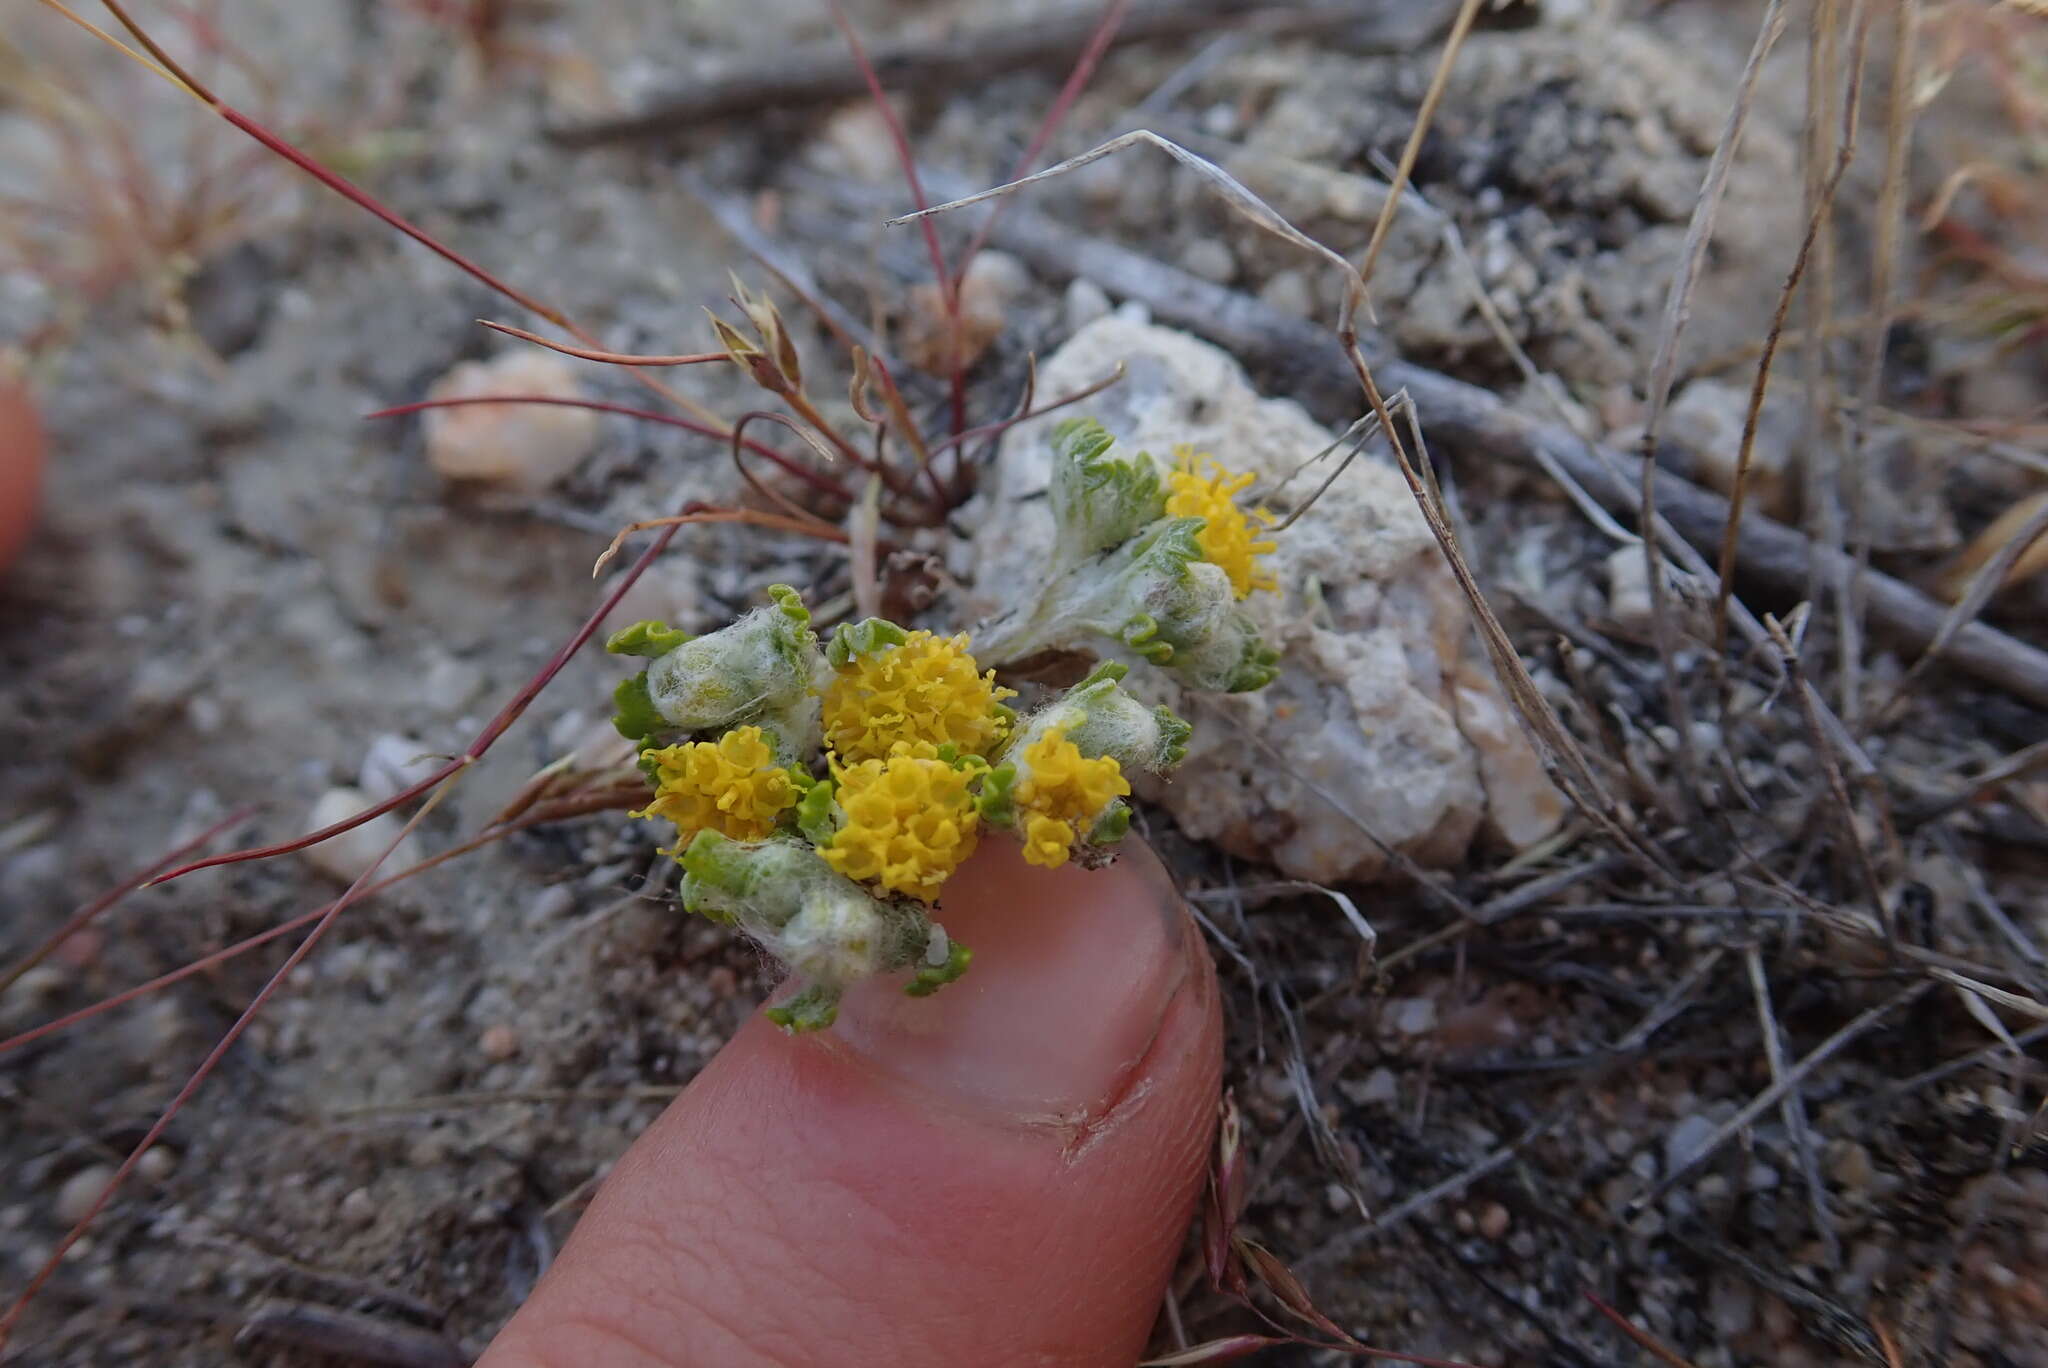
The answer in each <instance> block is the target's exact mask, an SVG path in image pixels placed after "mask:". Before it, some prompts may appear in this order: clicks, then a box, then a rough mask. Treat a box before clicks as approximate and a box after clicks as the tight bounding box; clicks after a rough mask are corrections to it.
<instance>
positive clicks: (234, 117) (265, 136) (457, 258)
mask: <svg viewBox="0 0 2048 1368" xmlns="http://www.w3.org/2000/svg"><path fill="white" fill-rule="evenodd" d="M213 108H214V110H215V112H217V113H218V114H219V115H220V116H221V117H222V118H223V119H226V120H227V121H228V122H229V123H231V124H233V125H234V126H235V127H236V128H239V129H241V130H242V132H244V133H246V134H248V135H249V136H250V137H252V138H254V139H255V140H256V141H257V142H259V143H262V144H263V145H264V146H265V147H267V148H269V149H270V150H271V151H272V152H275V153H276V154H277V155H278V156H280V157H283V158H284V159H285V160H286V161H288V162H290V163H291V164H292V165H293V166H296V167H298V168H299V170H301V171H303V172H305V173H306V174H307V175H309V176H311V177H312V178H313V179H314V180H317V181H319V182H320V183H321V184H322V185H324V186H326V187H327V188H328V189H329V190H332V191H334V193H335V194H337V195H340V196H341V197H342V198H343V199H346V200H348V201H349V202H350V203H351V204H353V205H355V206H356V207H357V208H358V209H361V210H363V211H364V212H366V213H368V214H370V215H372V216H374V217H375V218H377V219H378V220H380V221H382V222H383V223H385V224H387V225H388V226H390V227H392V228H396V229H397V230H398V231H399V232H401V233H403V234H405V235H406V236H407V237H409V238H411V239H412V240H413V241H414V242H417V243H418V244H420V246H422V247H424V248H426V249H427V250H428V251H430V252H432V253H433V254H434V255H436V256H438V257H440V258H441V259H442V260H444V261H446V262H448V264H450V265H451V266H454V267H455V268H456V269H457V270H460V271H463V272H466V273H467V274H469V275H471V276H473V277H475V278H476V279H477V280H480V281H482V282H483V283H484V284H486V285H488V286H490V287H491V288H492V289H493V290H496V291H497V292H498V293H499V294H501V295H503V296H505V298H507V299H509V300H511V301H512V302H513V303H514V304H517V305H519V306H520V307H521V308H524V309H529V310H531V311H532V312H534V313H536V314H538V315H540V316H541V317H542V318H545V319H546V320H547V321H548V322H550V323H552V324H554V325H555V326H556V327H558V328H566V329H568V330H569V331H570V332H577V331H579V330H578V329H577V328H576V327H575V326H574V325H573V324H571V323H570V322H569V320H568V319H566V318H564V317H563V316H562V315H561V314H560V313H558V312H556V311H555V310H554V309H551V308H549V307H548V306H547V305H545V304H543V303H541V302H540V301H539V300H538V299H535V298H534V297H533V296H532V295H530V294H527V293H526V292H525V291H524V290H521V289H518V288H517V287H515V286H513V285H511V284H509V283H507V282H506V281H503V280H500V279H499V278H498V277H497V276H496V275H493V274H492V273H491V272H490V271H487V270H485V269H484V268H483V267H482V266H480V265H478V264H477V263H476V262H474V261H471V260H470V259H469V258H468V257H466V256H464V255H462V253H460V252H458V251H456V250H455V249H454V248H452V247H449V246H447V245H446V244H444V243H442V242H440V241H439V240H437V239H436V238H435V237H434V236H433V235H432V234H430V233H428V232H427V231H426V230H424V229H422V228H416V227H414V226H413V225H412V223H411V222H409V221H408V220H406V219H405V218H403V217H401V216H400V215H399V214H398V213H396V212H395V211H393V210H390V209H387V208H385V207H384V206H383V205H382V204H380V203H378V202H377V200H376V199H374V198H373V197H371V195H370V194H369V193H368V192H367V191H364V190H361V189H358V188H357V186H356V185H355V183H354V182H352V181H350V180H348V179H347V178H346V177H344V176H341V175H339V174H337V173H335V172H333V171H330V170H328V169H327V168H326V167H324V166H322V165H321V164H320V163H319V162H316V161H314V160H313V159H312V158H311V157H309V156H307V155H306V154H305V153H303V152H301V151H299V149H298V148H296V147H293V146H292V145H291V144H290V143H288V142H286V141H285V140H284V139H283V138H280V137H278V136H277V135H276V134H275V133H272V132H271V131H270V130H269V129H267V128H265V127H264V126H263V125H262V124H260V123H257V122H256V121H255V120H254V119H252V118H249V117H248V116H247V115H245V114H243V113H241V112H240V111H239V110H236V109H235V108H233V107H232V106H229V105H224V104H221V103H219V102H218V101H214V102H213Z"/></svg>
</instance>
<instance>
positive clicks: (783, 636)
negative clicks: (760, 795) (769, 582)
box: [605, 584, 824, 761]
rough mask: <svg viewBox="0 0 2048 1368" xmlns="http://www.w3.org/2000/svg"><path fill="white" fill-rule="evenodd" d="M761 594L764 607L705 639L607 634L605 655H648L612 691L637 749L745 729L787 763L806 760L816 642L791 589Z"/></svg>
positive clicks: (811, 743) (813, 714)
mask: <svg viewBox="0 0 2048 1368" xmlns="http://www.w3.org/2000/svg"><path fill="white" fill-rule="evenodd" d="M768 596H769V598H770V599H772V600H773V602H771V603H770V604H769V605H768V606H767V607H765V608H757V609H755V610H754V611H753V612H751V613H748V614H747V615H746V616H745V617H743V618H741V619H739V621H737V622H735V623H733V624H732V625H731V626H730V627H726V628H723V629H721V630H719V631H716V632H712V633H710V634H709V635H707V636H701V637H695V638H692V637H689V636H687V635H685V634H684V633H682V632H675V631H671V630H670V629H668V628H667V627H665V626H663V625H662V624H661V623H658V622H638V623H635V624H633V625H632V626H631V627H628V628H626V629H625V630H624V631H622V632H617V633H614V634H613V635H612V637H611V638H610V639H609V640H608V641H606V642H605V649H606V650H608V651H611V652H613V653H614V654H618V655H638V656H651V657H653V659H652V662H651V663H650V664H649V665H648V667H647V668H646V669H645V670H643V671H641V672H640V673H639V674H638V675H635V676H634V677H633V678H631V679H629V680H627V681H625V682H624V683H622V684H621V685H620V686H619V687H618V689H617V691H616V692H615V693H614V694H613V699H614V701H615V702H616V703H617V704H618V713H617V715H616V716H615V717H614V718H613V723H614V725H615V726H617V727H618V729H619V731H620V733H621V734H623V735H624V736H626V737H627V738H629V739H630V740H633V741H637V742H640V743H641V744H642V745H643V746H644V745H649V744H654V743H656V742H657V740H659V739H662V738H663V737H664V736H665V735H666V736H668V737H673V736H689V735H697V734H701V733H707V732H720V731H725V730H727V729H729V728H732V727H736V726H742V725H748V724H751V725H754V726H758V727H760V728H761V730H762V731H764V732H766V733H768V734H769V735H771V736H773V737H774V738H775V744H776V748H777V750H778V752H779V753H781V754H782V756H783V757H784V758H785V759H786V760H791V761H795V760H797V759H799V758H801V759H805V760H808V757H809V756H810V754H811V753H812V752H813V751H815V750H816V749H817V745H818V734H819V720H818V697H817V683H818V679H819V677H820V673H821V671H822V670H823V668H824V667H823V658H822V656H821V654H820V652H819V650H818V637H817V634H816V633H815V632H813V631H812V630H811V614H810V610H808V609H807V608H805V607H804V604H803V600H802V599H801V598H800V597H799V596H798V595H797V592H796V590H794V589H792V588H790V587H789V586H788V585H786V584H777V585H773V586H771V587H770V588H769V590H768Z"/></svg>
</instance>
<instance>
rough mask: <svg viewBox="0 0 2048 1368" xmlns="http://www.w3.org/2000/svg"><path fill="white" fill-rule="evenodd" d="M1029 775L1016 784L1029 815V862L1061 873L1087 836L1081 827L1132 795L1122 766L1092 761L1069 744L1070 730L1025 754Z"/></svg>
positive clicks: (1050, 735)
mask: <svg viewBox="0 0 2048 1368" xmlns="http://www.w3.org/2000/svg"><path fill="white" fill-rule="evenodd" d="M1024 764H1025V767H1026V770H1025V772H1026V773H1027V774H1028V775H1029V776H1030V777H1029V778H1027V779H1025V780H1024V781H1023V782H1022V783H1020V784H1018V785H1017V793H1016V799H1017V806H1018V807H1020V808H1022V809H1023V810H1024V814H1025V817H1024V858H1025V860H1026V861H1028V862H1029V863H1031V864H1035V865H1043V866H1044V867H1045V868H1047V869H1057V868H1059V867H1060V866H1061V865H1063V864H1065V863H1066V862H1067V857H1068V856H1069V855H1071V854H1072V853H1073V850H1074V842H1075V841H1077V840H1079V839H1080V838H1081V836H1082V834H1083V833H1082V832H1081V830H1080V829H1079V827H1078V825H1077V824H1078V823H1082V822H1092V821H1093V820H1094V819H1095V818H1096V816H1097V815H1098V814H1100V813H1101V812H1102V810H1103V809H1104V808H1106V807H1108V806H1109V804H1110V803H1111V802H1112V801H1114V800H1115V799H1118V798H1122V797H1124V796H1126V795H1127V794H1129V793H1130V791H1131V785H1130V781H1129V780H1127V779H1125V778H1124V776H1123V770H1122V767H1121V766H1119V765H1118V764H1117V762H1116V761H1115V760H1114V759H1112V758H1111V757H1109V756H1107V755H1105V756H1100V757H1098V758H1096V759H1093V760H1091V759H1088V758H1086V757H1084V756H1083V755H1082V754H1081V749H1080V747H1078V746H1076V745H1075V744H1074V743H1073V742H1071V741H1069V740H1067V733H1066V729H1065V728H1063V727H1054V728H1052V729H1051V730H1049V731H1047V732H1046V734H1045V735H1043V736H1041V737H1039V738H1038V740H1036V741H1034V742H1032V743H1031V744H1030V745H1029V746H1027V747H1025V749H1024Z"/></svg>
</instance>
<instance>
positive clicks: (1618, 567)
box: [1607, 546, 1653, 635]
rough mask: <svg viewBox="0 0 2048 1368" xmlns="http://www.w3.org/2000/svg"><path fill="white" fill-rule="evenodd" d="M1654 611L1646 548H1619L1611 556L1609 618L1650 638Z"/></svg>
mask: <svg viewBox="0 0 2048 1368" xmlns="http://www.w3.org/2000/svg"><path fill="white" fill-rule="evenodd" d="M1652 611H1653V605H1652V602H1651V598H1650V567H1649V564H1648V562H1647V561H1646V560H1645V559H1644V557H1643V548H1642V547H1640V546H1620V547H1616V548H1615V549H1614V551H1613V552H1611V553H1610V554H1609V555H1608V557H1607V616H1608V617H1610V618H1613V619H1614V625H1615V626H1617V627H1620V628H1621V629H1622V630H1623V631H1627V632H1637V633H1642V634H1645V635H1647V634H1648V632H1649V630H1650V615H1651V613H1652Z"/></svg>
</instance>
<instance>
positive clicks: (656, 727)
mask: <svg viewBox="0 0 2048 1368" xmlns="http://www.w3.org/2000/svg"><path fill="white" fill-rule="evenodd" d="M612 702H613V703H615V704H616V705H617V706H618V711H617V712H616V713H613V714H612V726H614V727H616V728H618V732H619V735H621V736H623V737H625V738H626V739H627V740H628V741H632V742H636V743H639V742H645V741H646V740H647V738H649V737H650V736H653V735H654V734H655V733H656V732H658V731H660V730H661V729H662V727H663V726H664V725H665V723H664V722H663V720H662V716H661V711H660V710H659V709H658V708H656V707H655V706H654V699H653V697H652V696H651V695H649V694H648V692H647V671H645V670H642V671H641V672H640V673H639V674H636V675H634V676H633V677H632V678H631V679H622V680H620V681H619V687H618V688H616V689H613V690H612Z"/></svg>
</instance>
